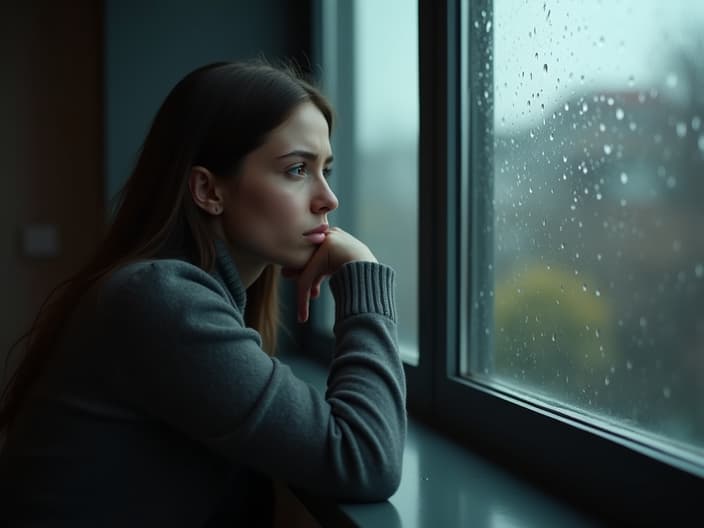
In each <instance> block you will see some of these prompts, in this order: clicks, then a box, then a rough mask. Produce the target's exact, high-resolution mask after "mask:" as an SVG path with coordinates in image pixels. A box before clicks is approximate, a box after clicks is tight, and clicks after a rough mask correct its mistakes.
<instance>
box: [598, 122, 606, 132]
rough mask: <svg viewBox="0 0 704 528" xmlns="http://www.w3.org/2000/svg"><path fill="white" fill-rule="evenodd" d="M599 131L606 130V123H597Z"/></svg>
mask: <svg viewBox="0 0 704 528" xmlns="http://www.w3.org/2000/svg"><path fill="white" fill-rule="evenodd" d="M599 132H606V125H605V124H604V123H599Z"/></svg>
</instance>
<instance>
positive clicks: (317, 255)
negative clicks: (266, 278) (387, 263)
mask: <svg viewBox="0 0 704 528" xmlns="http://www.w3.org/2000/svg"><path fill="white" fill-rule="evenodd" d="M355 260H364V261H369V262H377V260H376V257H374V254H373V253H372V252H371V251H369V248H368V247H367V246H365V245H364V243H362V242H361V241H359V240H357V239H356V238H354V237H353V236H352V235H350V234H349V233H346V232H345V231H343V230H342V229H340V228H338V227H331V228H330V229H329V230H328V231H327V232H326V233H325V240H324V241H323V243H322V244H320V246H318V248H317V249H316V250H315V252H314V253H313V255H312V256H311V257H310V260H308V262H307V263H306V265H305V266H304V267H303V269H300V270H292V269H288V268H284V269H283V270H282V274H283V276H284V277H288V278H295V280H296V297H297V305H298V309H297V311H298V322H299V323H304V322H306V321H307V320H308V305H309V303H310V300H311V298H313V299H315V298H316V297H318V295H320V284H321V283H322V282H323V279H325V277H327V276H328V275H332V274H333V273H335V272H336V271H337V270H338V269H339V268H340V267H341V266H342V265H343V264H346V263H347V262H353V261H355Z"/></svg>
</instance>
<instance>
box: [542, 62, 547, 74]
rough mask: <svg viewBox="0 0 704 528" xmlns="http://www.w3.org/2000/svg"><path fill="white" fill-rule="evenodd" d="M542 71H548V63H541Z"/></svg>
mask: <svg viewBox="0 0 704 528" xmlns="http://www.w3.org/2000/svg"><path fill="white" fill-rule="evenodd" d="M543 71H545V73H547V72H548V65H547V64H543Z"/></svg>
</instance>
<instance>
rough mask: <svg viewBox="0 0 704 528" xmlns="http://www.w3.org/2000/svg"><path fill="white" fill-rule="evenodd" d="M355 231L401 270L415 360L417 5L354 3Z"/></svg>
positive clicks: (404, 328) (403, 334)
mask: <svg viewBox="0 0 704 528" xmlns="http://www.w3.org/2000/svg"><path fill="white" fill-rule="evenodd" d="M354 5H355V59H356V60H355V108H356V110H357V113H356V116H355V119H356V125H357V128H356V130H355V139H356V141H355V159H356V160H357V163H356V165H357V166H356V172H355V175H354V178H355V182H356V192H357V200H356V203H355V204H354V206H355V207H356V208H357V212H356V215H355V218H356V226H355V227H354V232H355V233H357V234H358V235H359V236H360V237H361V239H362V240H364V241H365V242H366V243H367V244H368V245H369V246H370V247H371V248H372V249H373V250H374V252H375V253H376V255H377V257H378V258H379V260H380V261H382V262H385V263H387V264H389V265H390V266H392V267H393V268H394V269H396V270H397V296H398V297H397V301H398V310H399V323H400V324H399V341H400V345H401V349H402V353H403V356H404V359H405V360H407V361H408V362H411V363H416V362H417V360H418V337H417V324H416V323H417V319H418V296H417V291H418V287H417V281H418V266H417V262H418V228H417V218H418V134H419V106H418V6H417V2H414V1H411V2H409V1H408V0H385V1H384V2H377V1H376V0H363V1H357V2H355V4H354Z"/></svg>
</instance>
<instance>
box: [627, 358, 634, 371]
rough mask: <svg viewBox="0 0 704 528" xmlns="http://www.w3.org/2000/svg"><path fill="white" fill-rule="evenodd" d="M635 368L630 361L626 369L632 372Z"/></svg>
mask: <svg viewBox="0 0 704 528" xmlns="http://www.w3.org/2000/svg"><path fill="white" fill-rule="evenodd" d="M632 368H633V363H631V361H630V360H628V361H626V369H627V370H631V369H632Z"/></svg>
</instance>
